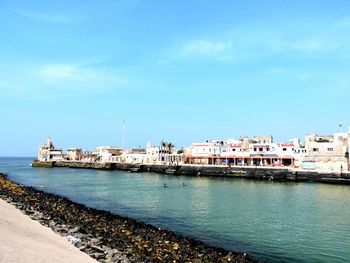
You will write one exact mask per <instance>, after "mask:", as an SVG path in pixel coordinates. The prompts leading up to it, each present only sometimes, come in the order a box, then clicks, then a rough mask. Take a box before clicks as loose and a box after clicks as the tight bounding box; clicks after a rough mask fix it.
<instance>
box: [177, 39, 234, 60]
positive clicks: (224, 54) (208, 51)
mask: <svg viewBox="0 0 350 263" xmlns="http://www.w3.org/2000/svg"><path fill="white" fill-rule="evenodd" d="M231 50H232V43H231V42H230V41H210V40H194V41H190V42H188V43H186V44H185V45H183V46H182V48H181V50H180V55H182V56H186V57H189V56H190V57H191V56H192V57H206V58H211V59H217V60H226V59H230V58H231Z"/></svg>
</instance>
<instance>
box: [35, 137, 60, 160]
mask: <svg viewBox="0 0 350 263" xmlns="http://www.w3.org/2000/svg"><path fill="white" fill-rule="evenodd" d="M38 160H39V161H62V160H63V153H62V149H58V148H55V147H54V145H53V142H52V139H51V138H50V137H48V138H47V141H46V144H44V145H40V146H39V150H38Z"/></svg>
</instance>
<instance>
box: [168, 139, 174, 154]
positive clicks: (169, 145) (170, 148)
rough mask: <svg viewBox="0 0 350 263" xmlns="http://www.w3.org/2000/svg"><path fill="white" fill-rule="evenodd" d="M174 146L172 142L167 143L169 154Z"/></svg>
mask: <svg viewBox="0 0 350 263" xmlns="http://www.w3.org/2000/svg"><path fill="white" fill-rule="evenodd" d="M174 147H175V145H174V144H173V143H172V142H169V143H168V144H167V148H168V151H169V154H171V152H172V150H173V148H174Z"/></svg>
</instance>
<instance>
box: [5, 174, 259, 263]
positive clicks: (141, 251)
mask: <svg viewBox="0 0 350 263" xmlns="http://www.w3.org/2000/svg"><path fill="white" fill-rule="evenodd" d="M0 198H1V199H3V200H5V201H7V202H8V203H11V204H13V205H14V206H16V207H17V208H18V209H20V210H21V211H22V212H23V213H24V214H26V215H28V216H30V217H31V218H32V219H34V220H38V221H39V222H40V223H41V224H42V225H44V226H47V227H49V228H51V229H52V230H53V231H54V232H56V233H58V234H60V235H61V236H63V237H65V238H66V239H67V240H68V241H69V242H71V243H73V244H74V245H75V246H76V247H78V248H79V249H80V250H81V251H83V252H85V253H87V254H88V255H90V256H91V257H92V258H95V259H96V260H98V261H99V262H258V261H256V260H254V259H251V258H249V257H248V256H247V255H246V254H245V253H234V252H230V251H226V250H224V249H221V248H214V247H210V246H207V245H205V244H203V243H201V242H199V241H195V240H192V239H189V238H185V237H180V236H177V235H176V234H175V233H173V232H171V231H167V230H162V229H159V228H156V227H154V226H151V225H148V224H145V223H143V222H138V221H136V220H133V219H130V218H126V217H122V216H119V215H116V214H112V213H110V212H107V211H101V210H97V209H93V208H89V207H86V206H84V205H81V204H78V203H75V202H72V201H70V200H68V199H66V198H64V197H60V196H56V195H53V194H49V193H45V192H43V191H40V190H37V189H34V188H32V187H25V186H22V185H19V184H17V183H14V182H12V181H10V180H9V179H8V178H7V177H6V176H5V175H2V174H0Z"/></svg>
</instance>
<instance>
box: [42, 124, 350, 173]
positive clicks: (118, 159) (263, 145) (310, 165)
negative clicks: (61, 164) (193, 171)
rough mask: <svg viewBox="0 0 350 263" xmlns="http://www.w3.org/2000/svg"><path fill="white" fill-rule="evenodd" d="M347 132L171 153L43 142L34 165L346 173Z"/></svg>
mask: <svg viewBox="0 0 350 263" xmlns="http://www.w3.org/2000/svg"><path fill="white" fill-rule="evenodd" d="M349 150H350V127H349V130H348V131H347V132H341V131H339V132H336V133H334V134H333V135H317V134H308V135H306V136H305V138H304V143H303V144H302V143H300V140H299V139H297V138H293V139H290V140H289V141H287V142H282V143H276V142H274V141H273V137H272V135H268V136H254V137H252V138H249V137H248V136H242V137H240V139H239V140H236V139H227V140H226V141H224V140H211V141H209V140H206V141H205V142H197V143H193V144H192V145H190V146H189V147H187V148H185V149H183V150H181V151H176V150H175V148H174V144H172V143H171V142H165V141H161V142H160V144H159V145H158V146H155V145H152V144H151V143H150V142H148V143H147V146H146V148H141V146H140V147H139V148H136V149H123V148H122V147H116V146H99V147H97V148H96V149H94V150H82V149H80V148H68V149H67V153H66V154H63V153H62V149H58V148H55V147H54V145H53V143H52V139H51V138H50V137H49V138H48V139H47V142H46V144H44V145H41V146H40V147H39V153H38V160H39V161H68V162H69V161H72V162H98V163H128V164H155V165H182V164H190V165H213V166H214V165H215V166H216V165H223V166H250V167H258V166H259V167H270V168H271V167H275V168H280V167H286V168H287V169H292V170H295V171H298V170H301V171H315V172H323V173H336V174H342V173H348V172H349V171H350V159H349Z"/></svg>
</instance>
